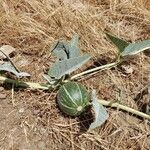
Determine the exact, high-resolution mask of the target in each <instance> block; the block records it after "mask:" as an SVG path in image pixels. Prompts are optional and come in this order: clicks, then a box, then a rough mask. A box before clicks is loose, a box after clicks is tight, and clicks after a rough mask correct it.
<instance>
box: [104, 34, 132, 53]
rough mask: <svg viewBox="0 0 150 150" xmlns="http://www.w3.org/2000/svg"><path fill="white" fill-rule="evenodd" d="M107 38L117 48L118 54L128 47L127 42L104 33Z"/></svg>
mask: <svg viewBox="0 0 150 150" xmlns="http://www.w3.org/2000/svg"><path fill="white" fill-rule="evenodd" d="M106 35H107V37H108V38H109V39H110V40H111V41H112V42H113V43H114V44H115V45H116V46H117V48H118V49H119V52H120V53H121V52H123V51H124V49H125V48H126V47H127V46H128V45H129V43H128V42H126V41H124V40H122V39H120V38H118V37H116V36H113V35H111V34H109V33H106Z"/></svg>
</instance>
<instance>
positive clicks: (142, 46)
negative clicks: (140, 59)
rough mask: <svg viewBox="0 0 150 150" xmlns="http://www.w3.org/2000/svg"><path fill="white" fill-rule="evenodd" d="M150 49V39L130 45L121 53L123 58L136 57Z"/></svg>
mask: <svg viewBox="0 0 150 150" xmlns="http://www.w3.org/2000/svg"><path fill="white" fill-rule="evenodd" d="M147 49H150V39H149V40H144V41H141V42H138V43H131V44H129V45H128V46H127V47H126V48H125V49H124V51H123V52H122V53H121V55H122V56H127V55H135V54H137V53H139V52H142V51H144V50H147Z"/></svg>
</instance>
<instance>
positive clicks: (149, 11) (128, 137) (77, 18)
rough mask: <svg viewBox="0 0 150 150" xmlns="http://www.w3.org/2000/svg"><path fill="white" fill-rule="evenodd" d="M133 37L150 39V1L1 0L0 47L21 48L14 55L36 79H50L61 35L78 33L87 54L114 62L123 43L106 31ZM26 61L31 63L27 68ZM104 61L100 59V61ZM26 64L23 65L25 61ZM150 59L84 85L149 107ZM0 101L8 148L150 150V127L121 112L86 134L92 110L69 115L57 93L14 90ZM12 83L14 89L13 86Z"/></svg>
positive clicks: (0, 134) (0, 140)
mask: <svg viewBox="0 0 150 150" xmlns="http://www.w3.org/2000/svg"><path fill="white" fill-rule="evenodd" d="M104 30H108V31H110V32H112V33H113V34H115V35H117V36H119V37H123V38H125V39H127V40H128V41H133V42H134V41H137V40H142V39H148V38H150V1H149V0H103V1H98V0H87V1H86V0H64V1H61V0H0V45H3V44H9V45H11V46H13V47H15V48H16V49H17V54H16V55H15V57H14V58H13V59H14V61H16V64H17V65H18V67H20V69H21V70H23V71H27V72H30V73H31V74H32V77H31V79H30V81H41V82H42V81H43V78H42V74H43V71H45V70H46V69H47V68H48V66H49V65H50V64H51V63H52V62H53V61H54V59H53V58H51V57H50V56H49V55H48V54H49V51H48V50H49V47H50V46H52V44H53V43H54V42H55V41H56V40H58V39H61V38H63V39H70V38H71V37H72V35H73V34H74V33H77V34H78V35H79V36H80V38H81V40H80V47H81V49H82V52H83V53H84V52H85V53H90V54H91V55H92V56H93V60H92V61H91V63H90V65H93V66H94V65H99V64H101V63H106V62H110V61H112V60H113V58H114V56H115V54H116V52H117V51H116V48H115V47H114V46H113V45H111V44H110V43H109V42H108V40H107V39H106V37H105V35H104V33H103V31H104ZM21 59H24V60H26V61H27V62H28V63H27V65H23V66H20V64H19V63H20V60H21ZM98 60H99V62H96V64H95V63H94V61H98ZM18 62H19V63H18ZM149 64H150V59H149V56H148V55H145V54H144V53H143V54H140V55H138V56H136V57H135V58H134V59H132V60H129V61H128V62H126V63H125V64H124V65H127V66H130V67H132V68H133V70H134V72H133V73H132V74H129V75H128V74H125V73H124V72H123V71H122V70H121V67H118V68H115V69H114V70H109V71H105V72H101V73H99V74H96V75H95V76H93V78H91V77H87V78H85V79H83V80H81V82H82V83H83V84H85V85H87V88H88V89H91V88H95V89H96V90H97V92H98V94H99V97H102V98H103V99H107V100H110V99H119V100H120V101H121V102H122V103H123V104H126V105H128V106H130V107H133V108H136V109H139V110H141V107H142V106H143V105H144V104H145V103H149V95H148V93H146V94H145V95H142V96H140V97H137V95H138V94H139V93H140V92H142V89H143V88H144V87H145V86H147V85H148V82H149V76H150V66H149ZM7 88H8V87H6V90H5V91H4V92H5V93H7V94H8V96H7V99H6V100H5V101H0V114H1V115H0V119H1V120H0V149H3V150H4V149H14V150H16V149H29V150H34V149H35V150H37V149H39V150H41V149H60V150H61V149H62V150H63V149H68V150H70V149H72V150H76V149H83V150H84V149H90V150H99V149H104V150H105V149H106V150H109V149H110V150H126V149H130V150H146V149H147V150H148V149H149V147H150V126H149V123H148V122H147V121H144V120H141V119H139V118H136V117H135V116H132V115H131V114H127V113H124V112H120V111H119V110H112V109H108V111H109V113H110V118H109V120H108V121H107V122H106V123H105V124H104V125H103V126H102V127H100V128H98V129H96V130H94V131H91V132H85V131H86V129H87V126H88V124H89V122H90V119H91V118H90V114H89V113H86V114H85V115H84V116H82V117H81V118H68V117H67V116H64V115H63V114H61V113H60V112H59V110H58V108H57V106H56V103H55V96H56V93H53V92H51V93H48V92H43V91H31V90H27V89H26V90H16V91H14V92H13V105H12V98H11V90H7ZM10 88H11V87H10Z"/></svg>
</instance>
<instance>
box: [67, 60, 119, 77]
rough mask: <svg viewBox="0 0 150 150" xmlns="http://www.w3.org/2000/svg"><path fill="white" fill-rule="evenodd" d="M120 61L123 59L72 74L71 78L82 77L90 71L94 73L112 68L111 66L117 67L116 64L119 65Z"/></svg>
mask: <svg viewBox="0 0 150 150" xmlns="http://www.w3.org/2000/svg"><path fill="white" fill-rule="evenodd" d="M120 62H121V61H119V60H118V61H116V62H113V63H110V64H106V65H102V66H99V67H96V68H92V69H89V70H86V71H83V72H81V73H78V74H76V75H74V76H72V77H71V78H70V79H71V80H74V79H78V78H80V77H82V76H84V75H86V74H90V73H93V72H98V71H100V70H105V69H110V68H112V67H115V66H116V65H118V64H119V63H120Z"/></svg>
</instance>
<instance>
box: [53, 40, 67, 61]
mask: <svg viewBox="0 0 150 150" xmlns="http://www.w3.org/2000/svg"><path fill="white" fill-rule="evenodd" d="M65 44H66V42H65V41H58V42H57V43H56V44H55V46H54V48H53V50H52V54H54V56H56V57H57V58H58V59H59V60H64V59H68V58H69V52H68V50H67V49H66V48H65V46H64V45H65Z"/></svg>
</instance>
